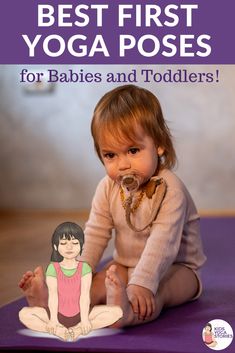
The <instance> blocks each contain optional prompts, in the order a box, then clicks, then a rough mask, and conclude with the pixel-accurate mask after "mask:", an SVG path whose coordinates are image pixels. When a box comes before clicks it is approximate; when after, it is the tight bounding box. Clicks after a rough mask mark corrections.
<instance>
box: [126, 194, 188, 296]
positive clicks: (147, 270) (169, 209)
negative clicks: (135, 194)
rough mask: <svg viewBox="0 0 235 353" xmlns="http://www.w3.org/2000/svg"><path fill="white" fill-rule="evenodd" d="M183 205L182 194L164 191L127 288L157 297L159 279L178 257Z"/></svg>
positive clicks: (183, 216) (184, 206) (183, 211)
mask: <svg viewBox="0 0 235 353" xmlns="http://www.w3.org/2000/svg"><path fill="white" fill-rule="evenodd" d="M186 204H187V202H186V198H185V195H184V193H183V191H182V190H175V189H173V190H167V193H166V196H165V199H164V201H163V203H162V206H161V209H160V212H159V214H158V217H157V219H156V220H155V221H154V223H153V225H152V227H151V230H150V235H149V237H148V240H147V242H146V245H145V248H144V250H143V253H142V255H141V257H140V260H139V262H138V264H137V266H136V267H135V270H134V272H133V274H132V276H131V278H130V281H129V284H136V285H140V286H142V287H145V288H148V289H150V290H151V291H152V292H153V294H154V295H155V294H156V292H157V289H158V285H159V282H160V280H161V278H162V277H163V276H164V275H165V273H166V272H167V270H168V269H169V267H170V266H171V264H172V263H173V262H174V260H175V259H176V256H177V254H178V251H179V247H180V243H181V238H182V233H183V228H184V223H185V216H186Z"/></svg>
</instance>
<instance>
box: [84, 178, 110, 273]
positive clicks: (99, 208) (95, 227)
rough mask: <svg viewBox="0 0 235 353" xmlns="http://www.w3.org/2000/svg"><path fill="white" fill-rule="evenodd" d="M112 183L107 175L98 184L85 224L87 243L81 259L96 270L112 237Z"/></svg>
mask: <svg viewBox="0 0 235 353" xmlns="http://www.w3.org/2000/svg"><path fill="white" fill-rule="evenodd" d="M109 188H110V183H109V180H108V178H107V177H105V178H103V179H102V180H101V182H100V183H99V185H98V186H97V189H96V192H95V195H94V198H93V201H92V207H91V212H90V216H89V219H88V222H87V223H86V226H85V231H84V234H85V244H84V249H83V252H82V256H81V260H82V261H85V262H87V263H88V264H89V265H90V266H91V268H92V270H93V271H95V268H96V266H97V265H98V263H99V261H100V259H101V257H102V255H103V252H104V250H105V248H106V247H107V245H108V242H109V240H110V238H111V234H112V228H113V221H112V216H111V214H110V209H109Z"/></svg>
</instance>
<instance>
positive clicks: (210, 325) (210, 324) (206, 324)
mask: <svg viewBox="0 0 235 353" xmlns="http://www.w3.org/2000/svg"><path fill="white" fill-rule="evenodd" d="M207 326H209V327H210V331H212V325H211V324H210V323H209V322H208V324H206V327H207Z"/></svg>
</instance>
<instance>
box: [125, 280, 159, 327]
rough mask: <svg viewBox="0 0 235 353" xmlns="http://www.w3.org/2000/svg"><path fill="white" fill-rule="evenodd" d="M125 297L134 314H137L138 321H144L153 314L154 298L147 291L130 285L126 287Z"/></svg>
mask: <svg viewBox="0 0 235 353" xmlns="http://www.w3.org/2000/svg"><path fill="white" fill-rule="evenodd" d="M127 296H128V299H129V301H130V302H131V305H132V309H133V311H134V313H135V314H138V316H139V319H141V320H145V319H146V318H148V317H149V316H151V315H152V314H153V313H154V311H155V298H154V295H153V293H152V292H151V291H150V290H149V289H147V288H144V287H141V286H137V285H135V284H130V285H129V286H128V287H127Z"/></svg>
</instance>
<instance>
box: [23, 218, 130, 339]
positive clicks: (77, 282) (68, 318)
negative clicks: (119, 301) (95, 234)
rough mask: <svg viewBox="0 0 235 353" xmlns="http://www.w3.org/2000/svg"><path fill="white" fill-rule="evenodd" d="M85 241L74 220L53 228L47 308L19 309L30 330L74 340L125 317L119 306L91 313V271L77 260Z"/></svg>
mask: <svg viewBox="0 0 235 353" xmlns="http://www.w3.org/2000/svg"><path fill="white" fill-rule="evenodd" d="M83 244H84V233H83V230H82V229H81V228H80V227H79V226H78V225H77V224H75V223H72V222H65V223H62V224H60V225H59V226H58V227H57V228H56V230H55V231H54V234H53V236H52V248H53V251H52V255H51V263H50V264H49V266H48V267H47V270H46V284H47V286H48V308H42V307H25V308H23V309H22V310H21V311H20V312H19V318H20V321H21V322H22V323H23V324H24V325H25V326H26V327H28V328H29V329H31V330H34V331H40V332H46V333H50V334H52V335H55V336H57V337H59V338H61V339H63V340H74V341H75V340H77V339H78V337H79V336H80V335H86V334H88V333H89V332H90V331H91V330H95V329H99V328H102V327H106V326H109V325H112V324H113V323H115V322H116V321H118V320H119V319H120V318H121V317H122V315H123V312H122V309H121V308H120V307H119V306H108V305H97V306H95V307H93V308H92V310H91V312H89V311H90V288H91V282H92V272H91V268H90V266H89V265H88V264H87V263H85V262H81V261H78V260H77V257H78V256H79V255H81V253H82V248H83Z"/></svg>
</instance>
